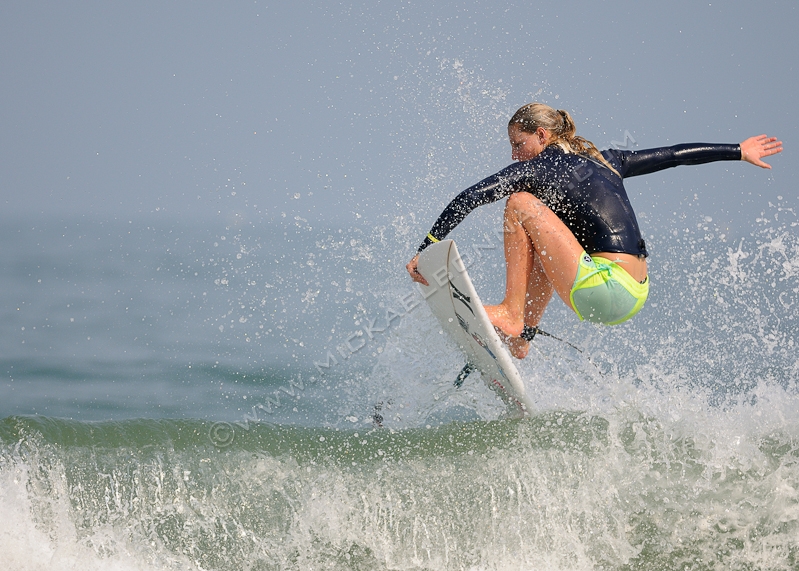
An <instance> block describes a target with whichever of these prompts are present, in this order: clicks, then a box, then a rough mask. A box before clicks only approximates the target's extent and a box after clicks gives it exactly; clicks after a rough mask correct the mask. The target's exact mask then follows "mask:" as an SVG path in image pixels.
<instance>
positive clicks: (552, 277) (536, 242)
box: [486, 192, 583, 337]
mask: <svg viewBox="0 0 799 571" xmlns="http://www.w3.org/2000/svg"><path fill="white" fill-rule="evenodd" d="M504 223H505V265H506V272H507V275H506V282H505V299H504V300H503V301H502V303H500V304H499V305H493V306H486V311H487V312H488V316H489V319H491V323H493V324H494V326H495V327H497V328H498V329H500V331H502V332H504V333H505V334H506V335H508V336H513V337H517V336H518V335H520V334H521V332H522V329H523V327H524V323H525V319H526V318H528V315H527V314H528V312H529V319H530V320H533V319H536V320H537V319H540V318H541V315H542V314H543V312H544V309H545V308H546V305H547V303H548V302H549V299H550V297H551V296H552V291H553V290H554V291H555V292H557V293H558V295H559V296H560V298H561V299H562V300H563V301H564V303H566V304H567V305H569V306H570V301H569V294H570V292H571V287H572V284H573V283H574V278H575V276H576V275H577V265H578V263H579V258H580V254H582V252H583V247H582V246H581V245H580V243H579V242H577V239H576V238H575V237H574V235H573V234H572V233H571V231H570V230H569V229H568V228H567V227H566V225H565V224H564V223H563V222H561V220H560V219H559V218H558V217H557V216H556V215H555V213H554V212H552V211H551V210H550V209H549V208H547V207H546V206H545V205H544V203H543V202H541V201H540V200H539V199H537V198H535V197H534V196H533V195H532V194H529V193H526V192H519V193H516V194H513V195H511V197H510V198H508V203H507V205H506V207H505V221H504ZM537 265H538V266H539V267H540V270H539V271H535V270H536V269H537V268H536V266H537ZM528 301H529V302H531V306H530V307H529V310H528V308H527V304H526V302H528Z"/></svg>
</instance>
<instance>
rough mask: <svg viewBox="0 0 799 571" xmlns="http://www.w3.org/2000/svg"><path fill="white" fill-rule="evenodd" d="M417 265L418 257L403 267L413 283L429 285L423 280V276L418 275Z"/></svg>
mask: <svg viewBox="0 0 799 571" xmlns="http://www.w3.org/2000/svg"><path fill="white" fill-rule="evenodd" d="M418 264H419V256H416V257H415V258H414V259H412V260H411V261H410V262H408V264H407V265H406V266H405V269H406V270H408V273H409V274H410V276H411V279H412V280H413V281H415V282H417V283H420V284H422V285H430V284H429V283H427V280H426V279H424V276H423V275H422V274H420V273H419V267H418Z"/></svg>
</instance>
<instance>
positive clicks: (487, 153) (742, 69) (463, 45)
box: [0, 0, 799, 243]
mask: <svg viewBox="0 0 799 571" xmlns="http://www.w3.org/2000/svg"><path fill="white" fill-rule="evenodd" d="M798 6H799V4H797V3H796V2H795V1H793V0H785V1H782V2H771V1H764V2H758V3H752V2H742V1H740V2H730V1H724V2H712V3H708V2H695V1H670V2H657V3H654V2H640V1H637V2H549V3H542V2H534V1H530V0H528V1H526V2H511V3H503V2H497V1H496V0H491V1H482V2H475V1H469V0H457V1H453V2H439V1H435V0H433V1H430V0H418V1H416V0H413V1H398V0H391V1H380V0H369V1H368V2H321V1H315V2H310V1H307V0H292V1H290V2H277V3H266V2H262V1H260V0H259V1H247V2H208V1H197V0H194V1H191V2H188V1H183V0H176V1H175V0H161V1H158V2H152V1H148V0H141V1H137V2H117V1H109V0H103V1H69V0H67V1H65V2H54V1H53V2H42V1H39V0H32V1H26V2H3V3H2V6H1V7H0V74H1V75H0V77H2V81H0V152H2V162H1V167H2V168H0V204H2V210H3V215H6V216H14V217H21V216H28V217H32V218H37V217H47V216H52V215H63V214H87V215H89V216H91V217H93V218H100V219H103V218H128V217H130V218H133V217H135V216H181V217H193V218H199V219H203V218H211V217H218V216H223V217H227V218H235V217H241V218H249V219H258V220H270V219H278V218H281V217H283V215H284V214H285V215H286V216H289V217H295V216H300V217H303V218H306V219H309V220H329V221H331V222H335V223H341V224H347V223H353V222H354V221H355V220H358V219H359V218H363V217H366V218H374V219H381V218H382V219H383V220H385V221H389V222H390V221H391V220H393V219H394V218H395V217H397V216H410V217H411V218H410V220H411V222H412V226H413V228H414V229H415V230H419V231H422V233H423V232H426V231H427V229H428V228H429V226H430V225H431V224H432V222H433V220H434V218H435V216H436V215H437V214H438V212H439V211H440V210H441V209H442V208H443V206H444V205H445V203H446V201H447V200H448V199H449V198H451V197H452V196H454V194H455V193H456V192H458V191H459V190H461V189H462V188H464V187H465V186H467V185H468V184H471V183H473V182H476V181H477V180H479V179H481V178H483V177H484V176H487V175H489V174H491V173H492V172H494V171H496V170H498V169H499V168H501V167H503V166H506V165H507V164H509V163H510V148H509V145H508V143H507V141H506V136H505V124H506V121H507V119H508V117H509V116H510V114H511V113H512V112H513V111H514V110H515V109H516V108H518V107H519V106H521V105H522V104H524V103H527V102H529V101H531V100H540V101H543V102H546V103H549V104H551V105H553V106H556V107H559V108H565V109H568V110H570V111H571V112H572V114H573V116H574V118H575V120H576V122H577V124H578V133H580V134H582V135H584V136H586V137H587V138H589V139H592V140H593V141H594V142H595V143H597V145H598V146H600V147H606V146H608V145H610V143H611V141H614V140H615V141H622V140H624V133H625V131H626V132H628V134H629V135H630V136H632V138H633V140H634V144H635V145H636V146H637V147H638V148H646V147H652V146H659V145H664V144H674V143H679V142H686V141H712V142H716V141H719V142H738V141H740V140H742V139H743V138H745V137H747V136H749V135H753V134H759V133H762V132H767V133H769V134H775V135H778V136H779V137H781V138H782V140H783V141H784V142H785V145H786V152H785V153H783V155H782V156H780V157H776V158H773V159H772V160H771V162H772V163H773V165H774V167H775V169H774V170H773V171H771V172H766V171H760V170H759V169H755V168H754V167H751V166H749V165H744V164H730V163H723V164H719V165H712V166H708V167H699V168H682V169H676V170H674V171H671V172H667V173H661V174H657V175H653V176H651V177H647V178H646V180H644V179H639V180H636V181H631V182H629V183H628V190H630V194H631V196H632V198H633V201H634V203H635V205H636V208H637V209H639V210H641V211H644V212H646V213H649V214H650V215H656V213H657V212H658V211H661V210H662V211H663V212H666V211H669V214H672V212H674V211H676V210H677V209H681V208H692V207H693V206H696V207H697V208H701V209H704V210H706V211H708V212H710V213H713V214H714V215H715V216H722V218H723V217H724V216H729V217H730V218H731V219H734V218H735V217H736V216H744V217H746V216H749V215H750V214H751V213H750V212H749V210H751V205H752V204H754V205H755V206H756V207H759V205H760V204H762V203H767V202H768V201H769V200H777V199H776V197H777V196H783V200H786V201H788V202H790V203H791V206H793V205H795V202H796V183H795V182H794V179H793V176H794V174H793V173H796V172H799V160H798V159H797V157H798V156H799V154H797V152H796V150H797V149H799V137H798V136H797V135H798V134H799V133H798V129H797V126H798V125H797V118H796V117H797V114H796V109H795V99H796V96H797V78H798V77H799V73H797V69H796V67H797V60H799V39H797V34H796V28H797V26H799V8H797V7H798ZM628 142H629V144H633V143H632V142H631V141H629V139H628ZM750 193H751V195H750ZM694 194H697V198H696V199H694ZM692 201H693V202H692ZM742 204H743V206H742ZM420 237H421V234H420V236H419V238H420ZM417 241H418V240H417V239H416V238H414V239H413V242H414V243H416V242H417Z"/></svg>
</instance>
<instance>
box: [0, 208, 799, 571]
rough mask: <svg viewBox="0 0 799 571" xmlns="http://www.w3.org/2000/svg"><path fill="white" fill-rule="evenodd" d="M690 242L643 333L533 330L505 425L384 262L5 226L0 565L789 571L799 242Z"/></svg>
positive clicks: (217, 231) (186, 230)
mask: <svg viewBox="0 0 799 571" xmlns="http://www.w3.org/2000/svg"><path fill="white" fill-rule="evenodd" d="M695 227H696V230H695V231H691V232H686V233H684V234H681V235H679V236H676V237H672V239H671V240H670V244H672V245H671V246H670V248H672V249H665V250H661V251H660V252H658V255H657V258H656V260H653V263H652V281H653V294H652V298H651V299H650V302H649V304H648V306H647V308H645V310H644V311H642V313H641V314H639V316H638V317H637V318H636V320H635V321H634V322H633V323H631V324H629V325H625V326H622V327H619V328H612V329H608V328H598V327H594V326H590V325H587V324H575V323H574V321H573V320H570V319H569V316H568V314H566V313H565V310H562V309H559V308H553V310H552V311H551V312H549V313H548V314H547V317H546V323H545V324H544V325H546V326H547V327H548V329H550V330H551V331H552V332H553V333H556V334H558V335H559V336H562V337H564V338H567V339H568V340H570V341H571V342H573V343H574V344H576V345H577V346H578V347H579V348H580V349H581V350H582V351H583V352H582V353H580V352H578V351H576V350H574V349H571V348H569V347H568V346H566V345H564V344H560V343H558V342H556V341H554V340H551V339H543V338H542V339H536V344H535V347H534V350H533V352H532V355H531V357H530V358H528V359H527V360H525V361H524V362H523V363H521V364H520V372H521V374H522V376H523V378H524V379H525V383H526V385H527V388H528V390H529V391H530V392H531V394H532V395H533V398H534V400H535V402H536V404H537V407H538V408H537V410H536V411H534V413H533V414H532V415H531V417H530V418H526V419H522V420H510V419H505V418H503V408H502V405H501V404H500V403H499V402H498V400H497V399H496V398H495V397H494V395H493V394H492V393H491V392H490V391H489V390H488V389H487V388H486V387H485V386H484V385H483V384H482V382H481V381H480V379H479V378H476V376H474V375H473V376H471V377H469V378H468V379H467V382H466V383H465V384H464V386H463V387H462V388H461V389H455V388H454V386H453V385H452V381H453V380H454V376H453V372H455V373H457V371H458V370H459V369H460V367H461V366H462V358H461V356H460V354H459V352H458V351H457V349H456V348H454V347H453V346H452V345H451V343H450V342H448V341H447V340H446V339H445V338H443V336H441V335H440V334H439V331H438V328H437V326H436V324H435V322H434V320H433V319H432V317H431V316H430V315H429V312H426V309H425V307H424V305H423V304H421V303H419V304H415V305H414V304H410V305H412V308H411V309H403V307H408V306H409V304H407V303H406V304H405V306H403V304H402V302H401V301H400V300H403V299H404V300H406V302H407V300H409V299H413V298H412V296H413V291H414V290H413V289H412V288H411V287H410V285H408V284H407V283H406V282H405V281H404V280H401V279H400V277H402V274H401V270H402V268H401V267H400V268H399V270H398V269H397V268H395V266H396V264H395V263H394V262H389V260H390V259H395V258H398V257H399V255H400V254H401V252H394V251H393V250H392V248H394V247H396V248H398V247H399V246H396V242H397V240H395V238H393V237H391V236H388V237H386V238H385V243H381V242H380V241H379V240H375V236H374V235H370V234H369V233H368V232H367V231H357V230H355V231H352V232H350V233H349V234H347V237H346V239H345V238H344V237H343V235H344V234H345V233H343V232H339V230H338V229H311V228H309V227H308V226H303V225H299V226H298V225H292V224H282V225H278V224H275V225H271V226H264V227H257V228H256V227H243V228H232V227H229V226H225V225H224V224H222V225H220V226H219V227H218V228H215V227H212V226H203V227H199V226H186V225H179V224H175V223H169V224H162V225H159V224H154V223H149V224H147V223H136V224H134V223H128V221H124V222H123V223H119V222H117V223H113V224H112V223H103V224H99V223H88V222H85V221H78V222H77V223H76V222H74V221H73V222H63V223H61V224H60V225H53V224H49V225H46V226H37V225H35V224H34V225H25V224H22V223H20V224H16V225H14V224H6V225H4V226H3V230H2V232H0V237H2V245H3V247H2V249H0V252H1V254H0V255H2V257H3V259H2V261H3V264H2V265H3V267H4V268H7V271H6V272H5V273H3V275H2V276H0V287H2V289H3V291H4V292H5V294H4V299H5V300H6V303H5V304H4V307H3V310H2V311H3V315H2V317H3V319H2V320H0V335H1V336H2V344H1V347H0V366H1V367H0V370H1V371H2V373H3V376H2V379H1V380H0V391H1V392H0V397H1V398H0V561H2V565H0V567H2V568H4V569H6V568H7V569H21V570H28V569H81V570H91V569H204V570H207V569H219V570H222V569H231V570H233V569H237V570H238V569H263V570H267V569H268V570H272V569H298V570H299V569H302V570H306V569H347V570H349V569H364V570H365V569H370V570H372V569H418V570H422V569H425V570H428V569H430V570H433V569H436V570H438V569H469V570H505V569H525V570H527V569H618V570H633V569H746V570H750V569H769V570H771V569H795V568H797V567H799V561H797V557H799V551H798V550H797V547H796V546H797V545H799V394H798V393H797V390H796V389H797V386H796V384H797V377H798V374H797V373H799V367H797V360H796V358H795V351H796V345H795V331H796V330H797V329H796V328H797V318H796V315H795V307H796V305H795V304H796V301H797V300H799V290H797V288H796V286H795V285H794V284H795V278H796V275H797V274H799V263H797V262H796V261H795V260H797V259H799V258H798V257H797V254H799V237H798V236H797V234H796V232H795V226H794V225H792V223H791V221H790V220H789V221H787V222H785V221H781V220H775V219H774V218H769V217H763V218H762V220H761V221H759V222H757V223H754V224H753V231H752V234H751V235H750V236H747V237H745V238H736V239H735V240H732V239H725V238H722V237H721V236H720V233H719V232H717V231H714V229H713V227H712V223H709V222H707V221H704V220H702V219H699V220H698V222H697V224H696V225H695ZM223 237H224V239H223ZM473 238H474V241H475V242H476V241H478V238H477V237H473ZM489 240H490V236H489V237H480V238H479V241H480V242H482V243H484V242H486V241H489ZM278 241H279V242H280V243H281V244H282V246H281V249H280V251H279V252H278V251H277V250H276V249H275V248H274V247H273V246H272V245H273V244H275V243H277V242H278ZM661 243H663V242H661ZM392 244H395V246H392ZM459 244H461V250H462V251H467V252H470V251H471V252H472V253H473V257H474V260H473V263H472V265H471V267H470V273H471V274H472V277H473V278H474V280H475V283H476V284H477V287H478V290H479V291H480V292H481V295H482V292H485V297H486V298H488V299H490V298H491V297H492V296H496V295H498V294H497V291H499V290H498V288H499V284H497V283H495V282H496V280H494V279H493V278H494V276H495V274H496V272H497V269H498V268H499V269H500V270H501V267H502V258H501V248H498V247H497V248H495V249H493V250H490V249H488V250H487V249H482V250H480V252H482V253H481V254H479V255H478V254H477V253H475V252H476V250H473V249H470V242H469V235H468V233H467V234H465V235H464V236H461V237H460V241H459ZM686 251H688V252H690V256H691V257H692V262H693V264H694V266H693V267H692V271H691V272H688V271H687V270H688V269H689V268H687V267H686V266H685V264H684V256H685V252H686ZM309 262H310V263H309ZM408 296H411V297H408ZM284 310H285V311H284ZM365 328H366V329H368V330H369V331H371V332H372V335H371V336H369V334H368V333H367V332H366V329H365ZM358 332H360V333H358ZM420 339H423V340H424V342H420ZM361 340H363V343H361ZM329 354H332V355H333V356H334V357H335V359H334V360H333V361H331V360H329V359H327V360H326V358H327V356H328V355H329Z"/></svg>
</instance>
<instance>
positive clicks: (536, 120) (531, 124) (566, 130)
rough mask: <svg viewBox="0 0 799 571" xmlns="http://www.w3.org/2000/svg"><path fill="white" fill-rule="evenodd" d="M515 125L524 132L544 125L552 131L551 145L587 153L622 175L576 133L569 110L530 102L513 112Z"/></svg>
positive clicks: (597, 150)
mask: <svg viewBox="0 0 799 571" xmlns="http://www.w3.org/2000/svg"><path fill="white" fill-rule="evenodd" d="M513 125H516V126H518V127H519V128H520V129H521V130H522V132H524V133H535V131H536V129H538V128H539V127H542V128H543V129H546V130H547V131H549V133H550V136H551V139H550V141H549V144H550V145H558V146H559V147H560V148H561V149H563V150H564V151H566V152H567V153H575V154H578V155H587V156H589V157H591V158H593V159H595V160H597V161H599V162H600V163H602V164H603V165H604V166H606V167H608V168H609V169H610V170H611V171H612V172H613V173H615V174H616V175H617V176H619V177H620V176H621V175H620V174H619V172H618V171H617V170H616V169H614V168H613V166H612V165H611V164H610V163H609V162H608V161H607V159H605V157H603V156H602V153H600V152H599V149H597V148H596V145H594V143H592V142H591V141H589V140H588V139H584V138H583V137H580V136H578V135H576V134H575V133H576V132H577V127H576V125H575V124H574V120H573V119H572V118H571V115H569V112H568V111H564V110H563V109H557V110H556V109H553V108H552V107H550V106H549V105H544V104H543V103H528V104H527V105H525V106H524V107H521V108H520V109H519V110H518V111H516V113H514V114H513V117H511V119H510V121H509V122H508V127H511V126H513Z"/></svg>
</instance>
